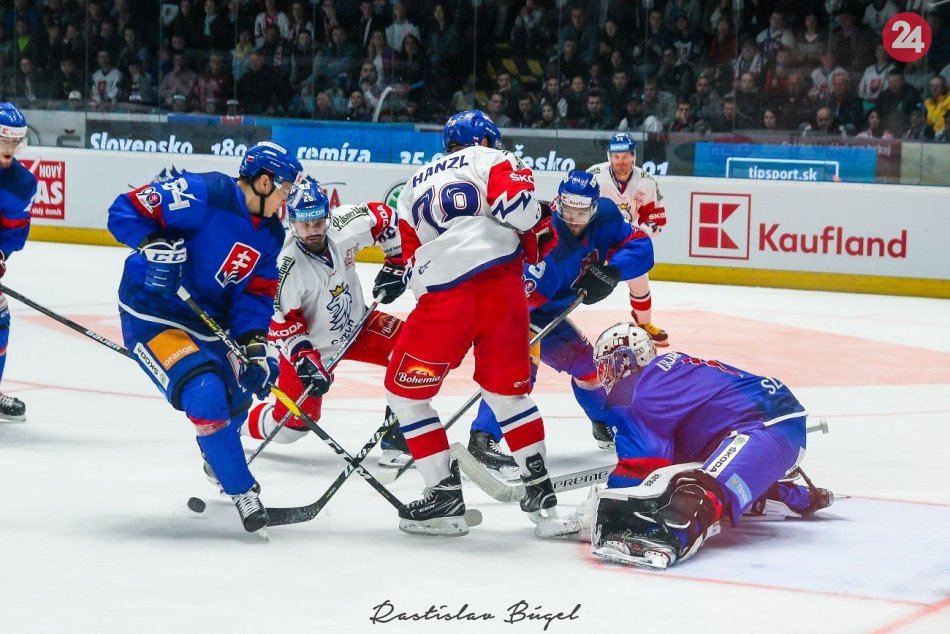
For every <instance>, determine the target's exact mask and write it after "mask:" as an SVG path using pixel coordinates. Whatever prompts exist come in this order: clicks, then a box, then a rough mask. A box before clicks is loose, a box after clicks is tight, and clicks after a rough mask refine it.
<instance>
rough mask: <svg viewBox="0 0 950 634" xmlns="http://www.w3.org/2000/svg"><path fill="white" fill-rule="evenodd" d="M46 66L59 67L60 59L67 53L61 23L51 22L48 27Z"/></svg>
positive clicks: (45, 48) (50, 67)
mask: <svg viewBox="0 0 950 634" xmlns="http://www.w3.org/2000/svg"><path fill="white" fill-rule="evenodd" d="M43 53H44V59H45V61H44V66H45V68H46V69H47V70H52V69H54V68H58V67H59V60H61V59H63V57H65V56H66V55H67V50H66V45H65V44H64V43H63V27H62V25H60V24H50V25H49V26H48V27H46V44H45V45H44V46H43Z"/></svg>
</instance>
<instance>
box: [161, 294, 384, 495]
mask: <svg viewBox="0 0 950 634" xmlns="http://www.w3.org/2000/svg"><path fill="white" fill-rule="evenodd" d="M178 297H180V298H181V299H182V301H184V302H185V303H186V304H187V305H188V307H189V308H191V310H192V311H194V313H195V314H196V315H197V316H198V317H199V319H201V321H203V322H204V323H205V325H206V326H208V328H210V329H211V332H213V333H214V335H215V336H216V337H217V338H218V339H220V340H221V342H222V343H224V345H225V346H227V348H228V350H230V351H231V353H232V354H233V355H234V356H235V357H236V358H237V359H239V360H240V361H241V363H244V364H249V363H250V361H249V360H248V358H247V355H246V354H244V350H242V349H241V346H239V345H238V344H237V343H236V342H235V341H234V340H233V339H231V337H229V336H228V334H227V333H226V332H225V331H224V329H223V328H221V326H219V325H218V323H217V322H216V321H215V320H214V319H213V318H212V317H211V315H209V314H208V313H206V312H205V310H204V309H203V308H202V307H201V306H199V305H198V302H196V301H195V300H194V298H193V297H192V296H191V293H189V292H188V290H187V289H185V287H184V286H179V287H178ZM270 391H271V394H273V395H274V396H275V397H277V400H279V401H280V402H281V403H283V404H284V406H285V407H287V409H289V410H290V411H291V412H293V413H294V415H295V416H297V417H298V418H300V420H302V421H303V423H304V425H306V426H307V428H308V429H310V431H312V432H313V433H315V434H316V435H317V436H318V437H319V438H320V439H321V440H322V441H323V442H325V443H326V444H327V445H329V447H330V448H331V449H333V451H335V452H336V453H337V454H339V455H340V457H342V458H343V460H345V461H346V463H347V464H349V465H350V466H352V467H353V468H355V469H356V470H357V472H358V473H359V474H360V476H362V478H363V479H364V480H366V481H367V482H368V483H369V484H370V486H372V487H373V488H374V489H376V491H377V492H379V494H380V495H382V496H383V497H384V498H385V499H386V501H387V502H389V503H390V504H392V505H393V506H394V507H395V508H397V509H398V508H399V507H401V506H402V502H400V501H399V499H398V498H397V497H396V496H394V495H393V494H392V493H390V491H389V489H387V488H386V487H385V486H383V484H382V483H380V482H379V480H377V479H376V478H375V477H374V476H373V474H372V473H370V472H369V471H367V470H366V469H365V468H364V467H363V466H362V465H360V464H359V463H356V462H354V459H353V456H351V455H350V454H349V453H348V452H347V451H346V450H345V449H343V447H341V446H340V444H339V443H337V442H336V441H335V440H334V439H333V438H331V437H330V435H329V434H328V433H327V432H325V431H324V430H323V429H322V428H321V427H320V426H319V425H317V423H316V422H315V421H314V420H313V419H312V418H310V416H308V415H307V414H305V413H304V412H303V411H301V409H300V408H299V407H297V404H296V403H294V401H293V399H291V398H290V397H289V396H287V394H285V393H284V392H283V390H281V389H279V388H277V387H274V386H271V388H270Z"/></svg>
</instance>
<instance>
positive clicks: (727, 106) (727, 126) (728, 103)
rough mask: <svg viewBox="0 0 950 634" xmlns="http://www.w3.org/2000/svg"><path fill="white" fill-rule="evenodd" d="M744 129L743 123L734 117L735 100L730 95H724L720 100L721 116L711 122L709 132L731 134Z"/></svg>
mask: <svg viewBox="0 0 950 634" xmlns="http://www.w3.org/2000/svg"><path fill="white" fill-rule="evenodd" d="M744 127H746V125H745V122H740V121H739V120H738V119H737V117H736V99H735V97H733V96H732V95H726V96H725V97H723V100H722V115H720V117H719V118H718V119H714V120H713V121H712V126H711V127H710V131H712V132H733V131H735V130H738V129H740V128H744Z"/></svg>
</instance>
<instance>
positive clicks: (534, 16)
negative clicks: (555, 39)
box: [511, 0, 550, 55]
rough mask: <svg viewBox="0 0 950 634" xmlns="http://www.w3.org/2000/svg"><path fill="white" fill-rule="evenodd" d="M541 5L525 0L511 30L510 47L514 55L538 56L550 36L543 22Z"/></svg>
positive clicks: (533, 0)
mask: <svg viewBox="0 0 950 634" xmlns="http://www.w3.org/2000/svg"><path fill="white" fill-rule="evenodd" d="M542 5H543V3H541V2H536V1H535V0H526V1H525V4H524V6H523V7H521V12H520V13H519V14H518V17H517V18H515V24H514V27H513V28H512V29H511V46H512V48H513V49H514V51H515V54H516V55H538V54H540V53H541V52H542V51H543V50H544V47H545V46H546V45H547V42H548V39H549V38H550V34H549V33H548V29H547V24H546V22H545V12H544V6H542Z"/></svg>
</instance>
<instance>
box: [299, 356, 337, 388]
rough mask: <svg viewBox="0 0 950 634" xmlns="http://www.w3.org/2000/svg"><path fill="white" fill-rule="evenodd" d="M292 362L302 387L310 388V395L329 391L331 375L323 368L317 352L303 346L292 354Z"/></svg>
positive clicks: (331, 380) (331, 381)
mask: <svg viewBox="0 0 950 634" xmlns="http://www.w3.org/2000/svg"><path fill="white" fill-rule="evenodd" d="M293 362H294V369H295V370H297V376H298V377H299V378H300V382H301V383H302V384H303V387H304V389H306V390H310V394H311V395H312V396H323V395H324V394H326V393H327V392H329V391H330V384H331V383H333V376H332V375H331V374H330V373H329V372H327V371H326V370H325V369H324V367H323V362H322V361H320V353H319V352H317V351H316V350H314V349H313V348H304V349H303V350H301V351H300V352H297V353H295V354H294V358H293Z"/></svg>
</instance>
